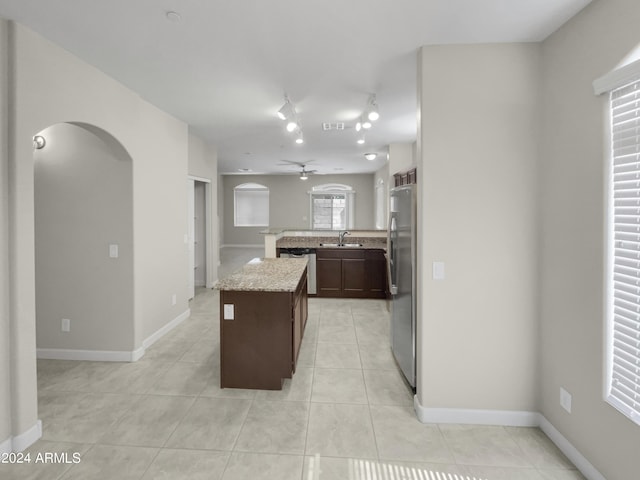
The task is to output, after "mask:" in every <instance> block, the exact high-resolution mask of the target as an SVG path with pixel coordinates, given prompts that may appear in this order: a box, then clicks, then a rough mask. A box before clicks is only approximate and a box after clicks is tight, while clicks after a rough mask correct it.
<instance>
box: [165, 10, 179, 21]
mask: <svg viewBox="0 0 640 480" xmlns="http://www.w3.org/2000/svg"><path fill="white" fill-rule="evenodd" d="M166 16H167V20H169V21H170V22H173V23H178V22H180V20H182V17H181V16H180V14H179V13H178V12H174V11H173V10H171V11H169V12H167V13H166Z"/></svg>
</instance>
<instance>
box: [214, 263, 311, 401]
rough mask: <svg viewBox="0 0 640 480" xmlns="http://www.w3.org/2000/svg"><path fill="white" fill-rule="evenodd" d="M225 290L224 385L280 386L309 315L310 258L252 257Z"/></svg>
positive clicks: (222, 293)
mask: <svg viewBox="0 0 640 480" xmlns="http://www.w3.org/2000/svg"><path fill="white" fill-rule="evenodd" d="M216 288H217V289H219V290H220V387H221V388H252V389H265V390H280V389H282V384H283V381H284V379H285V378H291V377H292V376H293V374H294V373H295V369H296V361H297V358H298V352H299V351H300V343H301V341H302V335H303V333H304V328H305V325H306V321H307V309H308V305H307V260H306V259H305V258H260V259H258V258H257V259H253V260H252V261H250V262H249V263H247V264H246V265H245V266H244V267H242V268H241V269H240V270H238V271H237V272H235V273H233V274H231V275H229V276H228V277H226V278H224V279H222V280H220V281H219V282H218V283H217V284H216Z"/></svg>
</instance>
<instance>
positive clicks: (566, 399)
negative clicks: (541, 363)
mask: <svg viewBox="0 0 640 480" xmlns="http://www.w3.org/2000/svg"><path fill="white" fill-rule="evenodd" d="M560 406H561V407H562V408H564V409H565V410H566V411H567V412H569V413H571V394H570V393H569V392H567V391H566V390H565V389H564V388H562V387H560Z"/></svg>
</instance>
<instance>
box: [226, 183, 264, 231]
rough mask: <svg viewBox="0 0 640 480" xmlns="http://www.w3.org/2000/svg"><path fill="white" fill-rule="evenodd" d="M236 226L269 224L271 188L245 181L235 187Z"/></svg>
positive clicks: (262, 225) (234, 222) (234, 208)
mask: <svg viewBox="0 0 640 480" xmlns="http://www.w3.org/2000/svg"><path fill="white" fill-rule="evenodd" d="M233 210H234V221H233V224H234V226H236V227H267V226H269V189H268V188H267V187H265V186H264V185H260V184H259V183H243V184H242V185H238V186H237V187H235V188H234V189H233Z"/></svg>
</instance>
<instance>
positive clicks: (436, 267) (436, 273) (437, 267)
mask: <svg viewBox="0 0 640 480" xmlns="http://www.w3.org/2000/svg"><path fill="white" fill-rule="evenodd" d="M433 279H434V280H444V262H433Z"/></svg>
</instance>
